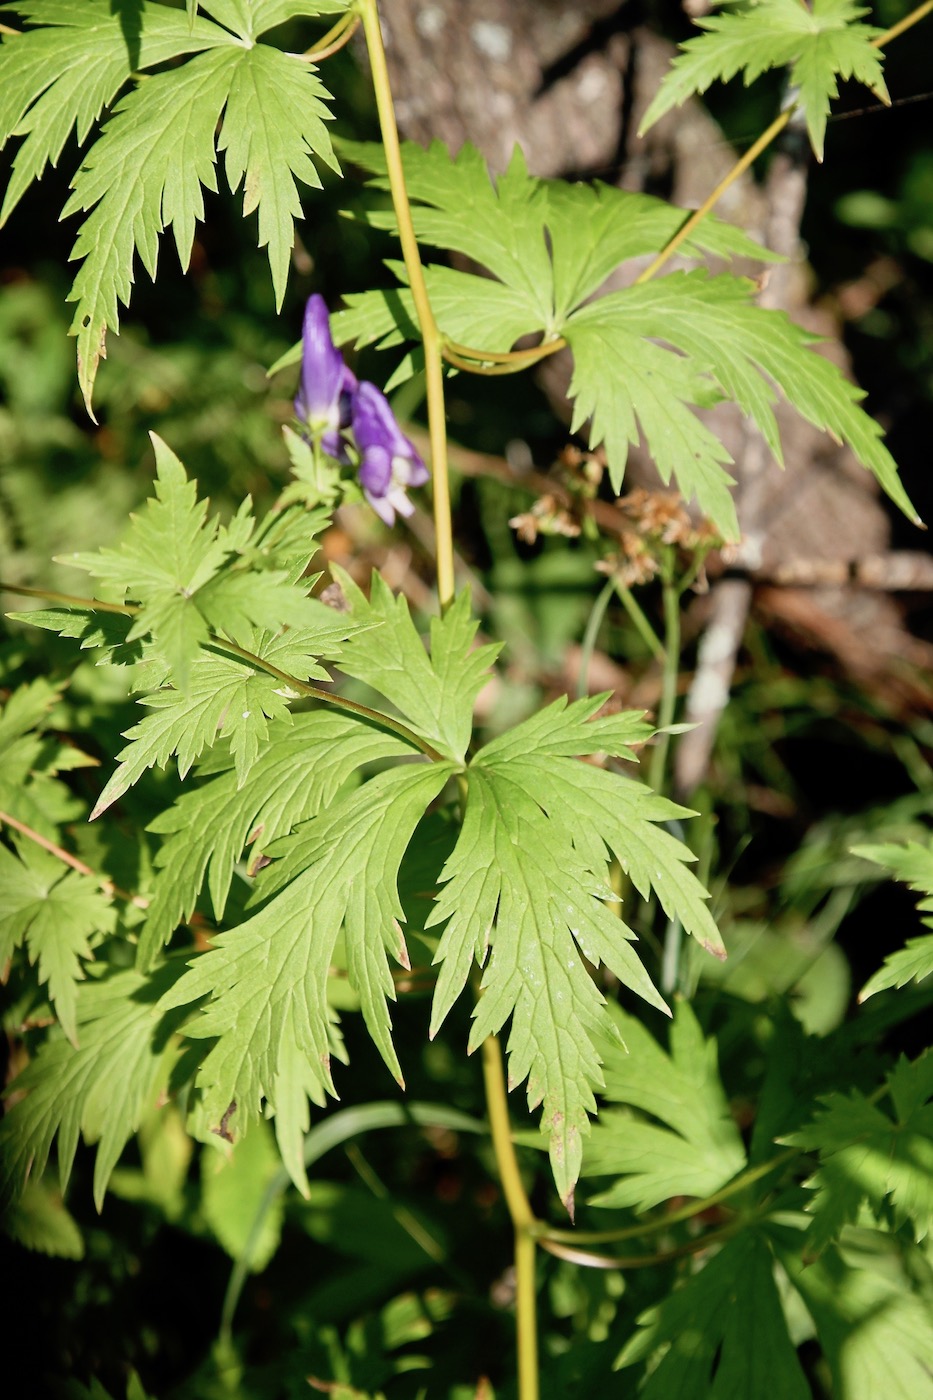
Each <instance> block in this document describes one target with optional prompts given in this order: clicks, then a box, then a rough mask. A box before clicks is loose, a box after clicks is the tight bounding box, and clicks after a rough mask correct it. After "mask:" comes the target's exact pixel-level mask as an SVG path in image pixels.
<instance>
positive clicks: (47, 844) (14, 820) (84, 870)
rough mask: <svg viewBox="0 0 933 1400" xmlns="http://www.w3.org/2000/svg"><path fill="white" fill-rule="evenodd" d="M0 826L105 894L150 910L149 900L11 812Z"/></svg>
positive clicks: (1, 814)
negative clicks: (39, 849) (47, 854)
mask: <svg viewBox="0 0 933 1400" xmlns="http://www.w3.org/2000/svg"><path fill="white" fill-rule="evenodd" d="M0 826H9V827H11V828H12V829H13V831H18V832H19V834H20V835H21V836H25V837H26V838H27V839H28V840H29V841H32V842H33V843H34V844H35V845H36V846H41V847H42V849H43V850H44V851H48V853H49V855H51V856H55V858H56V860H60V861H62V862H63V863H64V864H65V865H69V866H70V867H71V869H72V870H76V871H77V872H78V874H79V875H87V876H89V877H90V878H91V879H92V880H96V881H97V883H98V884H99V885H100V887H101V889H102V890H103V892H104V894H106V895H110V896H116V898H117V899H125V900H126V902H127V903H128V904H133V905H135V907H136V908H137V909H148V908H149V901H148V899H143V897H142V896H141V895H138V894H129V893H127V891H126V890H121V888H120V886H119V885H115V884H114V883H113V881H112V880H108V879H107V878H106V877H105V876H102V875H98V874H97V872H96V871H95V870H92V869H91V867H90V866H89V865H85V863H84V861H83V860H81V859H79V857H78V856H73V855H72V854H71V853H70V851H66V850H65V848H64V847H63V846H56V844H55V842H54V841H50V840H49V838H48V837H47V836H43V835H42V834H41V832H38V831H34V830H33V828H32V827H31V826H27V825H26V823H25V822H21V821H20V820H19V818H18V817H13V816H11V815H10V813H9V812H0Z"/></svg>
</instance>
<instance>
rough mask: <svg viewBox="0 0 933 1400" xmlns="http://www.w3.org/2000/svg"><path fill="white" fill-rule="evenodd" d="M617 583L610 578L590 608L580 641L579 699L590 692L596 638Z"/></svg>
mask: <svg viewBox="0 0 933 1400" xmlns="http://www.w3.org/2000/svg"><path fill="white" fill-rule="evenodd" d="M614 588H615V584H614V582H613V580H612V579H609V580H608V581H607V582H606V583H605V584H604V586H603V588H602V590H601V591H600V593H599V594H598V595H597V598H596V601H595V603H594V604H593V606H592V608H591V609H590V616H589V620H588V621H587V624H586V630H585V632H584V633H583V641H582V642H581V643H580V664H579V667H578V670H577V699H578V700H582V699H583V698H584V696H586V695H589V693H590V663H591V662H592V660H593V652H594V651H595V650H596V638H597V637H598V636H599V629H600V627H602V625H603V618H604V617H605V616H606V609H607V607H608V606H609V599H610V598H611V597H612V593H613V589H614Z"/></svg>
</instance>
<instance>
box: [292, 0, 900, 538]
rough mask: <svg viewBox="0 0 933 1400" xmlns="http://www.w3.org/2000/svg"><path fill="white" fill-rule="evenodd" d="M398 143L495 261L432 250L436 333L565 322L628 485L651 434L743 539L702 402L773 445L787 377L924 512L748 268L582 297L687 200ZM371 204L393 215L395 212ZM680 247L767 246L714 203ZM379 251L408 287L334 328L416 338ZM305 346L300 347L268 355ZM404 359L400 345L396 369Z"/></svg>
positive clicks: (481, 333) (797, 396) (663, 234)
mask: <svg viewBox="0 0 933 1400" xmlns="http://www.w3.org/2000/svg"><path fill="white" fill-rule="evenodd" d="M787 2H788V3H791V0H787ZM792 3H793V4H794V6H795V8H796V9H798V11H799V12H800V13H801V14H803V15H807V14H808V13H809V12H808V11H807V10H806V9H803V8H801V7H800V6H799V5H798V4H797V0H792ZM341 150H342V151H343V152H344V153H345V154H346V156H347V157H348V158H349V159H351V160H356V161H357V162H358V163H360V164H362V165H363V166H364V168H368V169H371V170H375V171H376V172H377V177H378V178H377V180H376V184H378V185H385V176H384V161H383V157H382V156H381V155H380V154H379V152H378V151H376V150H375V149H374V148H373V147H370V146H367V145H362V146H360V145H354V144H352V143H346V144H344V145H342V147H341ZM404 158H405V168H406V175H407V176H408V177H410V181H411V189H412V194H413V197H414V199H415V201H416V205H415V209H414V219H415V227H416V230H417V232H418V234H419V236H420V237H421V238H422V239H423V240H424V241H426V242H428V243H435V244H437V245H438V246H440V247H444V248H449V249H452V250H454V251H456V252H459V253H463V254H465V255H466V256H468V257H470V258H473V259H475V260H476V261H477V262H480V263H482V264H483V265H484V266H485V267H486V268H488V269H489V271H490V272H491V273H492V274H493V275H494V279H497V280H493V279H491V278H489V277H477V276H473V275H471V274H467V273H462V272H455V271H452V270H449V269H434V268H429V269H428V285H429V291H430V294H431V297H432V303H433V304H434V308H435V314H436V317H437V321H438V325H439V326H440V329H441V331H442V333H443V334H444V335H446V336H448V337H449V338H450V339H451V340H453V341H456V342H459V343H468V344H470V345H472V346H474V347H475V348H476V349H477V351H479V350H481V349H488V350H490V351H497V352H498V351H501V350H505V349H508V348H510V347H511V346H512V345H514V344H515V342H516V341H517V340H519V339H520V338H521V337H522V336H525V335H528V334H531V333H537V334H539V335H541V336H543V337H544V339H545V340H547V339H548V337H555V336H557V335H562V336H563V337H564V339H566V341H567V342H568V344H569V346H570V349H571V351H572V352H573V358H574V371H573V377H572V380H571V385H570V393H571V397H572V398H573V399H574V414H573V421H572V424H571V426H572V429H573V431H574V432H577V431H580V430H581V429H582V428H583V427H584V425H585V424H586V423H587V422H589V424H590V431H589V437H590V445H591V446H592V447H595V446H598V445H600V444H602V445H604V447H605V450H606V456H607V461H608V466H609V474H610V479H611V481H612V484H613V487H614V489H615V490H617V491H618V490H620V489H621V485H622V478H623V473H624V470H625V464H626V460H627V458H628V453H629V449H630V447H631V446H632V445H633V444H636V443H638V442H639V440H640V439H642V438H643V439H644V441H645V444H646V446H647V447H648V449H649V451H650V452H651V454H652V456H653V457H654V459H655V462H656V464H657V466H658V469H659V471H660V473H661V476H662V478H663V479H664V480H665V481H670V480H671V479H672V478H676V481H677V485H678V486H679V487H680V489H681V491H682V492H683V494H684V495H685V496H687V497H688V498H689V497H691V496H696V498H697V501H698V503H699V505H700V508H701V509H702V510H703V511H704V513H705V514H707V515H708V516H710V517H711V518H712V519H713V520H714V521H715V523H716V524H717V525H718V526H719V528H720V530H722V531H723V533H724V534H725V535H726V536H727V537H728V538H732V539H737V538H738V522H737V519H736V514H735V506H734V504H733V501H732V496H731V492H730V487H731V486H732V485H733V481H732V478H731V477H730V475H729V473H728V471H727V469H726V468H727V466H728V464H729V463H730V461H731V459H730V457H729V454H728V452H727V451H726V448H725V447H724V446H723V444H722V442H720V440H719V439H718V438H717V437H716V436H715V435H714V434H713V433H712V432H711V431H710V430H709V429H708V428H707V427H706V426H705V425H704V424H703V423H701V422H700V421H699V419H698V418H697V417H696V414H695V412H694V409H695V408H697V407H707V406H709V405H711V404H713V403H716V402H718V401H719V400H721V399H723V398H727V399H731V400H732V401H734V402H735V403H737V404H738V405H739V406H740V407H741V408H742V409H743V410H744V412H745V413H746V414H748V416H749V417H750V418H752V419H753V420H754V421H755V422H756V423H757V425H758V426H759V428H760V429H761V431H762V433H763V435H764V436H765V439H766V441H767V442H768V445H769V446H770V448H771V450H772V451H773V452H774V454H775V456H776V457H777V458H778V460H780V457H781V445H780V440H779V436H778V430H777V424H776V420H775V416H774V411H773V405H774V403H775V400H776V398H777V396H778V394H781V395H784V396H785V397H786V398H787V399H788V400H789V401H790V402H791V403H793V404H794V406H795V407H796V408H797V409H798V411H799V412H800V413H802V414H803V416H804V417H805V418H807V419H808V420H809V421H810V422H811V423H814V424H815V425H816V426H817V427H819V428H821V429H824V430H825V431H827V432H829V433H831V434H832V435H833V436H834V437H835V438H836V439H837V440H838V441H840V442H845V443H847V444H848V445H849V447H850V448H851V449H852V451H853V452H854V453H855V455H856V457H857V458H858V459H859V461H860V462H862V464H863V465H864V466H866V467H868V468H869V469H870V470H871V471H873V472H874V473H875V475H876V476H877V478H878V480H879V481H880V482H881V484H882V486H883V487H884V489H885V490H886V491H887V492H888V494H889V495H890V496H891V498H892V499H893V500H894V501H895V502H896V503H897V504H898V505H899V506H900V508H901V509H902V510H904V511H905V512H906V513H907V514H908V515H910V516H911V517H912V518H913V519H915V520H916V512H915V511H914V509H913V507H912V506H911V503H910V501H909V499H908V497H907V495H906V493H905V491H904V489H903V487H902V486H901V484H900V482H899V480H898V477H897V470H896V467H895V465H894V462H893V460H892V458H891V456H890V454H889V453H888V451H887V449H886V448H885V447H884V445H883V443H882V441H881V430H880V429H879V428H878V426H877V424H875V423H874V422H873V421H872V420H871V419H870V418H869V417H868V416H867V415H866V414H865V413H864V412H863V411H862V409H861V408H860V407H859V400H860V399H861V398H862V394H861V391H860V390H858V389H857V388H856V387H855V386H854V385H852V384H850V383H849V382H848V381H847V380H845V379H844V378H843V376H842V375H841V374H840V372H839V371H838V370H837V369H836V367H835V366H834V365H832V364H831V363H830V362H829V361H828V360H826V359H824V358H822V357H820V356H818V355H815V354H813V353H811V350H810V346H811V345H812V343H813V340H814V337H812V336H810V335H808V334H807V333H806V332H804V331H803V330H801V329H800V328H799V327H796V326H795V325H793V323H792V322H790V321H789V320H788V319H787V317H786V316H784V315H783V314H782V313H779V312H774V311H767V310H763V309H762V308H761V307H758V306H756V305H755V303H754V295H755V286H754V284H753V283H752V282H750V281H748V280H746V279H741V278H735V277H730V276H716V277H713V276H710V275H709V274H708V273H707V272H706V271H703V270H698V271H694V272H691V273H683V272H680V273H675V274H673V275H670V276H667V277H664V278H661V279H658V280H656V281H654V282H652V283H650V284H646V285H642V286H634V287H629V288H627V289H626V290H625V291H620V292H614V293H610V294H609V295H607V296H603V297H601V298H598V299H597V300H596V301H592V302H589V303H588V304H584V303H586V299H587V298H588V297H591V296H592V294H593V293H594V292H596V291H598V289H599V288H600V286H601V285H602V284H603V283H604V282H605V280H606V278H607V277H608V276H609V274H610V273H611V272H612V271H613V270H614V269H615V268H616V267H617V266H618V265H619V264H620V263H621V262H623V261H625V260H627V259H631V258H635V257H641V256H646V255H651V254H654V253H656V252H657V251H658V250H659V248H660V247H662V246H663V245H664V244H665V243H666V242H667V240H668V239H669V238H670V237H671V236H672V235H673V234H674V233H675V232H676V230H677V228H678V227H679V226H680V224H681V222H682V218H683V213H682V211H679V210H677V209H676V208H674V207H673V206H671V205H668V204H665V203H664V202H663V201H661V200H656V199H653V198H650V197H648V196H644V195H633V194H628V193H626V192H625V191H621V190H612V189H609V188H608V187H605V186H602V185H598V184H597V185H592V186H590V185H569V184H566V183H563V182H559V181H551V182H547V181H541V180H535V179H532V178H531V177H530V176H529V175H528V174H527V171H526V170H525V167H524V164H523V162H522V159H521V157H520V156H519V155H516V157H515V159H514V160H513V162H512V164H511V165H510V167H509V170H508V172H507V174H506V175H504V176H502V177H501V179H500V180H499V181H498V183H497V184H495V185H494V184H493V182H492V181H491V179H490V178H489V175H488V172H487V170H486V167H485V165H484V163H483V161H482V160H481V158H480V157H479V156H478V154H477V153H476V152H475V151H472V150H469V149H467V148H464V150H463V151H461V153H460V154H459V155H458V157H457V158H456V160H454V161H451V160H450V159H449V158H448V157H447V156H446V154H445V152H444V149H443V147H442V146H440V144H435V145H434V146H432V147H431V148H430V150H428V151H424V150H422V149H421V148H420V147H414V148H408V147H406V150H405V157H404ZM465 208H468V209H469V210H470V213H471V217H470V218H469V219H466V218H464V209H465ZM370 221H371V222H372V223H374V224H376V225H377V226H380V227H386V228H391V227H392V226H393V216H392V215H391V214H388V213H380V214H375V215H373V216H371V219H370ZM503 222H504V223H505V232H502V227H503ZM687 247H688V253H689V254H691V255H692V256H701V257H702V256H706V255H709V254H715V255H719V256H734V255H736V254H742V255H745V256H749V255H751V256H755V255H757V256H759V257H762V258H769V257H771V256H772V255H771V254H770V253H766V252H764V251H763V250H762V249H760V248H758V246H757V245H756V244H754V243H753V242H752V241H751V240H750V239H749V238H747V237H746V236H745V235H744V234H741V233H739V232H738V231H736V230H734V229H731V228H729V227H728V226H725V225H720V224H717V223H715V222H714V223H712V224H710V223H709V221H708V220H704V221H703V223H702V224H701V225H700V227H699V229H698V230H697V231H696V232H695V233H694V235H693V236H692V238H691V239H690V240H689V241H688V245H687ZM389 266H390V267H391V268H392V270H393V271H394V272H395V273H396V276H397V277H398V279H399V281H400V282H401V283H402V284H403V285H402V287H401V288H399V289H396V290H394V291H390V292H368V293H363V294H361V295H359V296H354V297H351V298H349V299H348V303H347V306H346V309H345V310H344V311H342V312H340V313H338V314H337V315H336V316H335V318H334V325H335V334H336V336H337V338H338V340H339V341H340V342H344V341H353V342H355V343H356V344H357V345H365V344H374V343H378V344H379V345H380V347H381V348H391V347H392V346H396V345H401V344H404V343H405V342H407V341H410V340H412V339H417V330H416V328H415V318H414V310H413V305H412V302H411V296H410V293H409V291H408V288H407V287H406V286H405V285H404V283H405V276H404V272H403V270H402V269H401V268H400V266H398V265H396V264H391V263H390V264H389ZM297 356H298V350H297V347H296V350H295V351H292V352H289V354H287V355H285V356H283V357H282V359H281V360H280V361H279V362H278V366H277V367H280V366H281V365H284V364H287V363H291V362H292V361H293V360H295V359H297ZM413 368H414V366H413V361H412V359H411V357H409V358H408V359H407V360H405V361H403V363H402V365H401V366H400V367H399V368H398V369H397V370H396V373H395V375H394V376H393V380H392V382H393V383H398V382H401V381H402V380H403V379H404V378H406V377H407V376H408V375H410V374H411V373H412V372H413Z"/></svg>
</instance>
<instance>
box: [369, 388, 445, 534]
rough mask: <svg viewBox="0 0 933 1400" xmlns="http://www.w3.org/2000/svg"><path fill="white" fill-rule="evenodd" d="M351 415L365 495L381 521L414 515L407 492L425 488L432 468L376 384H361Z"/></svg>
mask: <svg viewBox="0 0 933 1400" xmlns="http://www.w3.org/2000/svg"><path fill="white" fill-rule="evenodd" d="M351 412H352V422H353V436H354V438H355V440H356V445H357V447H358V448H359V453H360V485H361V486H362V488H363V494H364V495H365V497H366V499H367V501H369V504H370V505H371V506H372V508H373V510H374V511H375V512H376V514H377V515H378V516H379V517H380V519H381V520H384V521H385V523H386V524H387V525H392V524H394V522H395V513H396V511H398V513H399V515H411V513H412V511H413V510H414V506H413V505H412V503H411V501H410V500H409V499H408V497H407V496H406V495H405V492H406V490H407V489H408V487H410V486H423V485H424V483H425V482H426V481H427V479H428V469H427V467H426V466H425V465H424V462H422V460H421V458H420V457H419V456H418V453H417V452H416V451H415V449H414V446H413V445H412V443H410V442H409V440H408V438H407V437H406V436H405V434H404V433H403V432H402V430H401V428H400V427H399V425H398V424H397V423H396V421H395V417H394V416H393V413H392V410H391V408H390V407H389V401H388V399H387V398H386V396H385V394H383V393H382V391H381V390H380V389H377V388H376V386H375V384H368V383H366V381H365V380H364V382H363V383H362V384H360V386H359V388H358V389H357V390H356V391H355V393H354V394H353V398H352V405H351Z"/></svg>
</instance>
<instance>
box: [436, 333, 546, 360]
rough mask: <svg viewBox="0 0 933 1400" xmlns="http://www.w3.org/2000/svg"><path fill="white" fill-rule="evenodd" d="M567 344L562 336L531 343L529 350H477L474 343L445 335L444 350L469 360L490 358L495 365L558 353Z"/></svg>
mask: <svg viewBox="0 0 933 1400" xmlns="http://www.w3.org/2000/svg"><path fill="white" fill-rule="evenodd" d="M566 344H567V342H566V340H564V339H563V338H562V337H561V336H558V337H557V338H556V339H555V340H546V341H543V342H542V344H541V345H529V347H528V349H527V350H477V349H475V348H474V347H473V346H472V345H461V344H460V342H459V341H458V340H451V339H450V337H449V336H444V351H445V353H446V351H448V350H452V351H453V353H454V354H455V355H463V356H464V357H465V358H466V359H468V360H488V361H489V363H490V364H493V365H509V364H514V363H518V362H522V363H524V361H526V360H529V359H534V358H538V359H540V358H542V357H544V356H547V355H556V353H557V351H558V350H563V348H564V346H565V345H566Z"/></svg>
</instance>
